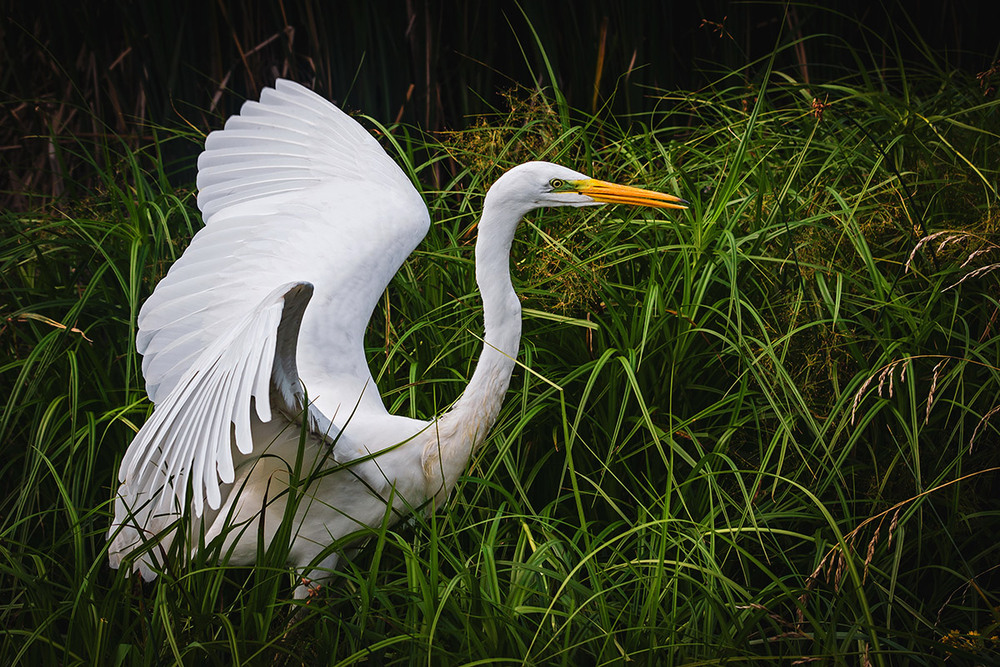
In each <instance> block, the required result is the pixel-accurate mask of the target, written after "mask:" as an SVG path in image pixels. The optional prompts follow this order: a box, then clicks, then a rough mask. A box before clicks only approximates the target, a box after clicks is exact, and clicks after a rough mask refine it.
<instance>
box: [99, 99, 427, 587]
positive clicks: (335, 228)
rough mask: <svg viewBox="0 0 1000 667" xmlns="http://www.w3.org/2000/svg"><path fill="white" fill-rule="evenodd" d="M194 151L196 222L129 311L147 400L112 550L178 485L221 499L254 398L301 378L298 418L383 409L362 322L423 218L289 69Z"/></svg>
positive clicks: (265, 399)
mask: <svg viewBox="0 0 1000 667" xmlns="http://www.w3.org/2000/svg"><path fill="white" fill-rule="evenodd" d="M198 165H199V173H198V186H199V194H198V206H199V208H200V209H201V211H202V216H203V219H204V221H205V225H206V226H205V227H204V228H203V229H201V230H200V231H199V232H198V233H197V234H196V235H195V237H194V239H192V242H191V245H190V246H189V247H188V249H187V250H186V251H185V252H184V254H183V255H182V257H181V258H180V259H179V260H178V261H177V262H176V263H175V264H174V265H173V266H172V267H171V268H170V270H169V272H168V273H167V275H166V276H165V277H164V279H163V280H162V281H161V282H160V283H159V284H158V285H157V287H156V289H155V290H154V292H153V294H152V295H151V296H150V297H149V299H148V300H147V301H146V302H145V303H144V304H143V307H142V309H141V311H140V314H139V332H138V335H137V336H136V347H137V349H138V351H139V352H140V353H141V354H142V355H143V364H142V369H143V375H144V376H145V379H146V389H147V393H148V394H149V397H150V399H151V400H152V401H153V403H154V404H155V409H154V411H153V414H152V415H151V417H150V418H149V420H147V422H146V424H145V425H144V426H143V427H142V428H141V429H140V431H139V433H138V434H137V435H136V437H135V439H134V440H133V442H132V444H131V445H130V447H129V450H128V452H127V453H126V455H125V457H124V459H123V461H122V465H121V468H120V471H119V479H120V481H121V483H122V484H121V488H120V489H119V496H118V499H117V502H116V517H115V521H114V523H113V525H112V531H113V534H114V535H115V536H117V537H113V544H112V552H113V558H112V561H113V563H115V564H117V563H118V562H120V559H121V555H122V554H124V553H127V552H128V551H130V550H132V549H134V548H135V546H136V544H137V543H138V542H139V541H140V540H141V539H142V538H144V537H148V536H149V533H150V531H153V530H154V529H155V528H157V527H162V526H164V525H166V523H169V518H170V517H171V516H172V515H173V514H175V513H177V512H179V511H182V510H183V508H184V507H186V506H187V503H188V499H189V498H190V500H191V504H192V507H193V509H194V511H195V513H196V514H197V515H201V514H202V512H203V510H204V505H205V504H206V503H207V504H208V505H209V506H210V507H212V508H218V507H219V505H220V502H221V500H222V492H223V490H222V489H221V487H220V483H221V484H229V483H232V482H233V480H234V475H235V463H236V459H235V452H234V448H235V450H236V451H238V452H239V453H241V454H244V455H248V454H252V452H253V448H254V443H253V442H252V439H251V429H250V420H251V410H254V411H255V412H256V413H257V416H258V417H259V418H260V420H261V421H264V422H267V421H269V420H270V419H271V418H272V409H275V408H276V409H279V410H281V411H283V412H285V413H286V414H291V413H296V412H298V411H299V410H300V409H301V408H302V403H301V402H302V400H303V395H304V389H305V388H308V390H309V398H310V403H311V405H310V406H309V408H308V411H307V419H308V421H307V423H308V425H309V427H310V428H312V429H314V430H316V431H318V432H319V433H320V434H321V435H322V436H323V437H328V438H330V439H331V440H332V439H333V437H335V436H336V435H337V432H338V431H337V429H338V425H337V418H336V416H337V415H338V414H341V413H342V414H343V415H345V416H346V415H348V414H350V413H351V412H352V411H353V412H357V411H361V412H364V411H373V412H375V413H381V414H385V407H384V405H383V404H382V402H381V399H380V397H379V396H378V392H377V390H376V389H375V385H374V382H373V381H372V377H371V372H370V370H369V369H368V366H367V361H366V359H365V353H364V332H365V329H366V327H367V323H368V320H369V318H370V316H371V312H372V310H373V308H374V307H375V305H376V303H377V301H378V299H379V297H380V295H381V294H382V292H383V291H384V290H385V287H386V285H387V284H388V282H389V280H390V279H391V277H392V276H393V275H394V274H395V273H396V271H397V270H398V268H399V266H400V264H401V263H402V262H403V260H404V259H405V258H406V256H407V255H409V253H410V252H411V251H412V250H413V248H414V247H416V245H417V244H418V243H419V242H420V239H422V238H423V236H424V234H425V233H426V232H427V228H428V225H429V218H428V215H427V209H426V207H425V206H424V204H423V201H422V200H421V198H420V195H419V193H418V192H417V191H416V190H415V189H414V187H413V185H412V184H411V183H410V181H409V179H408V178H407V176H406V175H405V174H404V173H403V172H402V170H401V169H400V168H399V167H398V166H397V165H396V164H395V163H394V162H393V161H392V160H391V159H390V158H389V156H388V155H386V153H385V152H384V151H383V150H382V148H381V147H380V146H379V144H378V142H377V141H376V140H375V139H374V138H373V137H372V136H371V134H369V133H368V132H367V131H366V130H365V129H364V128H362V127H361V126H360V125H359V124H358V123H357V122H355V121H354V120H352V119H351V118H350V117H349V116H347V115H346V114H344V113H343V112H342V111H340V110H339V109H337V107H335V106H334V105H333V104H331V103H330V102H327V101H326V100H324V99H323V98H321V97H319V96H318V95H316V94H315V93H313V92H312V91H310V90H308V89H306V88H304V87H302V86H299V85H298V84H294V83H291V82H288V81H278V82H277V84H276V86H275V88H274V89H266V90H265V91H264V92H263V93H262V95H261V98H260V101H259V102H253V101H250V102H247V103H246V104H244V106H243V108H242V110H241V112H240V115H239V116H235V117H233V118H231V119H229V121H227V123H226V126H225V128H224V129H223V130H220V131H218V132H213V133H212V134H210V135H209V136H208V138H207V140H206V142H205V151H204V152H203V153H202V154H201V156H200V157H199V160H198ZM307 305H308V307H307ZM314 401H315V402H314ZM341 406H346V407H345V409H343V410H341ZM340 425H341V426H342V423H341V424H340ZM189 494H190V495H189ZM137 567H140V569H142V571H143V574H144V576H145V575H146V574H147V570H148V563H145V564H142V565H141V566H139V565H137ZM143 568H145V569H143Z"/></svg>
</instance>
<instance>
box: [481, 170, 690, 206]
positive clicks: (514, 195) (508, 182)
mask: <svg viewBox="0 0 1000 667" xmlns="http://www.w3.org/2000/svg"><path fill="white" fill-rule="evenodd" d="M486 199H487V203H489V202H490V201H491V200H497V203H501V201H500V200H502V203H503V204H504V205H506V206H508V207H510V208H515V209H520V210H521V211H522V212H523V213H526V212H528V211H530V210H532V209H536V208H542V207H545V206H597V205H599V204H633V205H637V206H652V207H655V208H687V206H685V205H684V204H685V203H686V202H684V200H683V199H680V198H679V197H675V196H673V195H668V194H663V193H660V192H652V191H650V190H643V189H641V188H633V187H629V186H627V185H617V184H615V183H608V182H607V181H599V180H597V179H595V178H590V177H589V176H587V175H586V174H581V173H580V172H578V171H573V170H572V169H567V168H566V167H562V166H560V165H558V164H552V163H551V162H526V163H524V164H521V165H518V166H516V167H514V168H513V169H511V170H510V171H508V172H507V173H505V174H504V175H503V176H501V177H500V178H499V179H497V181H496V183H494V184H493V187H492V188H490V191H489V193H487V195H486Z"/></svg>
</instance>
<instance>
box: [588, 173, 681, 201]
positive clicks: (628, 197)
mask: <svg viewBox="0 0 1000 667" xmlns="http://www.w3.org/2000/svg"><path fill="white" fill-rule="evenodd" d="M573 185H574V186H575V189H576V191H577V192H579V193H580V194H582V195H587V196H588V197H590V198H591V199H593V200H594V201H599V202H601V203H604V204H634V205H636V206H652V207H654V208H687V206H685V204H687V202H686V201H684V200H683V199H681V198H680V197H675V196H673V195H668V194H664V193H662V192H653V191H652V190H643V189H642V188H633V187H630V186H628V185H617V184H615V183H608V182H607V181H598V180H597V179H594V178H589V179H587V180H585V181H576V182H574V183H573Z"/></svg>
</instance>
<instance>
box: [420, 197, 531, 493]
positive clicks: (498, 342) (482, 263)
mask: <svg viewBox="0 0 1000 667" xmlns="http://www.w3.org/2000/svg"><path fill="white" fill-rule="evenodd" d="M523 213H524V211H522V210H517V209H511V208H509V207H506V206H503V205H497V203H496V202H495V201H494V200H492V199H491V198H490V197H489V196H487V197H486V202H485V204H484V206H483V216H482V219H481V220H480V223H479V236H478V238H477V240H476V283H477V284H478V286H479V292H480V295H481V296H482V299H483V322H484V325H485V336H484V340H485V343H484V344H483V351H482V353H481V354H480V356H479V362H478V363H477V364H476V370H475V371H474V372H473V374H472V379H471V380H469V384H468V386H467V387H466V388H465V391H464V392H463V393H462V396H461V397H459V399H458V401H456V402H455V405H454V406H452V409H451V410H449V411H448V412H447V413H445V414H444V415H442V416H441V418H440V419H439V421H438V428H437V431H438V433H439V434H440V435H439V446H440V448H441V451H440V462H439V466H440V467H439V470H440V472H436V473H434V476H435V477H436V478H437V480H436V484H435V485H436V486H437V487H438V488H439V489H440V490H441V491H444V493H447V492H448V491H450V490H451V488H452V487H453V486H454V484H455V482H456V481H457V480H458V477H459V475H460V474H461V473H462V471H463V470H464V469H465V467H466V465H467V464H468V461H469V457H470V456H471V455H472V453H473V452H474V451H475V449H476V447H478V446H479V444H480V443H482V441H483V440H484V439H485V438H486V435H487V433H489V430H490V428H491V427H492V426H493V423H494V422H495V421H496V418H497V414H498V413H499V412H500V406H501V405H502V403H503V398H504V395H505V394H506V392H507V387H508V385H509V384H510V376H511V373H513V371H514V365H515V359H516V358H517V351H518V347H519V345H520V342H521V303H520V301H519V300H518V298H517V294H515V292H514V287H513V285H511V282H510V246H511V243H512V242H513V240H514V231H515V229H516V227H517V223H518V221H519V220H520V219H521V216H522V215H523ZM427 472H430V471H429V470H428V471H427ZM439 475H440V477H439ZM441 477H443V479H441ZM429 481H430V480H429ZM438 493H440V491H438Z"/></svg>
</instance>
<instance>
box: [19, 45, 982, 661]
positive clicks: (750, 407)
mask: <svg viewBox="0 0 1000 667" xmlns="http://www.w3.org/2000/svg"><path fill="white" fill-rule="evenodd" d="M754 72H758V73H757V74H754ZM655 94H656V95H658V96H660V97H661V105H660V109H661V110H660V111H657V112H656V113H652V114H649V115H644V116H637V117H634V118H629V119H627V121H628V123H624V122H623V120H625V119H617V120H616V119H615V118H612V117H605V116H601V115H596V116H587V115H584V114H582V113H579V112H575V111H573V110H569V109H566V108H560V107H552V106H550V103H549V102H547V101H546V98H545V97H542V96H540V95H539V94H537V93H530V94H529V93H525V94H523V95H521V94H515V95H513V96H512V98H511V99H512V101H513V103H512V107H511V109H510V110H509V113H508V112H505V113H503V114H499V115H497V116H495V117H490V118H487V119H484V120H483V122H482V123H479V124H473V125H472V126H471V127H470V129H467V130H464V131H461V132H457V133H452V134H447V135H440V136H437V137H428V136H425V135H422V134H421V133H420V132H418V131H416V130H414V129H413V128H409V127H405V126H394V127H389V128H384V129H385V130H386V132H387V135H388V137H389V139H387V140H386V142H385V145H386V146H387V147H388V149H389V150H390V152H393V153H394V154H396V156H397V157H398V158H399V159H401V160H403V161H405V162H406V163H407V165H408V167H409V168H410V169H411V170H412V173H413V174H414V175H415V176H416V178H417V179H418V180H419V182H420V183H421V184H422V186H421V187H422V188H423V192H424V195H425V197H426V199H427V201H428V204H429V206H430V208H431V213H432V218H433V219H434V223H435V224H434V225H433V228H432V230H431V232H430V234H429V235H428V238H427V239H426V240H425V242H424V243H423V244H422V245H421V246H420V248H419V249H418V251H417V253H416V254H415V255H414V257H413V258H411V260H410V261H409V262H408V263H407V264H406V265H405V266H404V268H403V270H402V271H401V272H400V275H399V276H398V278H397V279H396V280H395V281H394V282H393V284H392V285H391V286H390V288H389V290H388V292H387V294H386V297H385V299H384V302H383V305H382V307H380V308H379V309H378V310H377V311H376V314H375V317H374V319H373V322H372V327H371V334H370V338H369V343H370V346H371V349H370V360H371V363H372V367H373V369H375V372H376V375H377V378H378V380H379V385H380V389H381V391H382V393H383V395H384V396H385V400H386V403H387V405H389V406H390V407H391V409H392V410H393V411H394V412H397V413H400V414H408V415H414V416H421V417H429V416H431V415H433V414H435V413H436V412H437V411H439V410H441V409H443V408H444V407H446V406H447V405H448V403H449V402H450V401H452V400H454V399H455V398H456V397H457V395H458V394H459V393H460V391H461V389H462V387H463V386H464V382H465V380H466V378H467V377H468V376H469V375H470V374H471V370H472V367H473V364H474V360H475V356H476V354H477V352H478V348H479V347H480V345H481V343H480V341H479V339H478V338H477V336H478V335H479V334H480V323H479V322H480V320H479V312H480V311H479V302H478V300H477V298H476V296H475V287H474V280H473V273H472V242H473V238H472V236H471V235H470V233H469V231H470V229H471V227H472V225H473V224H474V222H475V219H476V217H475V216H476V211H477V210H478V209H479V206H480V204H481V201H482V196H483V194H484V191H485V188H486V187H487V186H488V184H489V183H490V182H491V181H492V180H493V179H494V178H495V177H496V176H497V175H498V174H499V173H501V171H502V170H503V169H504V168H506V167H509V166H511V165H513V164H515V163H517V162H519V161H522V160H525V159H547V160H553V161H558V162H562V163H564V164H567V165H569V166H572V167H574V168H577V169H580V170H583V171H588V172H590V173H592V174H593V175H594V176H596V177H599V178H606V179H610V180H618V181H622V182H630V183H635V184H638V185H642V186H645V187H651V188H655V189H662V190H664V191H669V192H676V193H679V194H681V195H682V196H683V197H685V198H686V199H688V200H689V201H690V202H691V209H690V210H689V211H688V212H684V213H676V214H675V213H670V214H666V215H663V214H651V213H648V212H636V211H633V210H629V209H626V208H602V209H600V210H584V211H574V212H556V211H547V212H544V213H539V214H535V215H532V216H530V218H529V220H527V221H526V222H525V223H524V225H523V226H522V229H521V230H520V232H519V234H518V238H517V240H516V242H515V247H514V257H513V263H514V267H515V270H514V276H515V282H516V286H517V288H518V290H519V293H520V294H521V295H522V296H523V298H524V307H525V312H526V317H525V325H524V342H523V352H522V355H521V358H520V361H521V362H522V364H523V366H524V367H523V368H520V369H518V371H517V372H516V373H515V378H514V381H513V383H512V387H511V390H510V394H509V396H508V399H507V402H506V405H505V407H504V409H503V411H502V413H501V415H500V419H499V421H498V423H497V425H496V427H495V428H494V431H493V434H492V435H491V436H490V438H489V439H488V441H487V443H486V445H485V446H484V447H483V448H482V450H481V451H480V452H479V453H478V454H477V456H476V457H475V460H474V461H473V462H472V463H471V465H470V467H469V469H468V473H467V475H466V476H465V477H464V478H463V479H462V480H461V481H460V483H459V485H458V488H457V489H456V491H455V492H454V494H453V495H452V497H451V499H450V500H449V502H448V505H447V507H446V508H444V509H443V510H442V511H441V512H439V513H437V514H435V515H433V516H430V517H424V518H414V519H413V520H412V521H409V522H406V523H405V524H401V525H397V526H383V527H381V528H379V529H376V530H373V531H371V533H370V535H367V536H366V537H367V538H368V543H367V546H366V547H365V548H364V549H363V550H362V551H361V552H360V553H359V554H358V555H357V556H356V557H355V558H354V559H352V560H351V561H349V562H347V563H346V564H345V565H344V567H343V569H342V570H341V571H340V572H339V573H338V575H337V583H336V585H334V586H331V587H329V588H327V589H326V590H325V592H324V593H323V594H322V595H321V596H320V597H319V598H318V599H315V600H312V601H311V602H310V604H308V605H307V606H305V607H302V606H299V605H297V604H296V603H294V602H293V601H291V600H290V597H291V586H292V585H293V584H294V582H293V578H292V575H291V572H290V571H289V570H287V569H286V568H284V567H283V566H282V564H281V558H280V554H269V555H268V556H267V557H264V558H263V563H262V564H261V565H260V566H259V567H257V568H254V569H246V568H235V567H228V566H225V565H220V564H218V563H217V562H214V561H212V560H211V559H200V560H199V562H196V563H193V564H191V566H190V567H180V566H174V567H172V568H170V569H169V570H168V571H167V572H166V573H164V575H163V576H161V577H160V578H159V579H158V580H157V581H156V582H155V583H152V584H141V583H139V582H137V581H133V580H130V579H128V578H126V577H124V576H123V575H122V574H121V573H120V572H118V571H113V570H110V569H109V568H108V566H107V558H106V552H105V532H106V530H107V526H108V523H109V521H110V514H111V510H110V506H109V501H110V497H111V487H112V485H113V483H114V478H115V473H116V470H117V464H118V462H119V461H120V458H121V456H122V454H123V453H124V450H125V448H126V446H127V443H128V442H129V440H130V438H131V436H132V434H133V433H134V432H135V430H136V427H137V426H138V425H140V424H141V423H142V422H143V420H144V419H145V418H146V416H147V415H148V413H149V410H150V406H149V403H148V401H146V400H145V397H144V393H143V384H142V380H141V377H140V376H139V373H138V370H137V369H138V366H139V359H138V358H137V356H136V354H135V352H134V345H133V341H134V334H135V330H134V326H135V325H134V322H135V316H136V313H137V311H138V307H139V305H140V304H141V302H142V300H143V299H144V298H145V296H146V295H148V293H149V292H150V290H151V289H152V287H153V285H154V284H155V282H156V280H157V279H158V278H159V277H161V276H162V275H163V274H164V273H165V271H166V268H167V267H168V266H169V264H170V263H171V262H172V261H173V260H174V259H175V258H176V257H177V256H178V255H179V253H180V252H181V251H182V250H183V248H184V246H185V244H186V242H187V240H188V239H189V238H190V236H191V234H192V233H193V231H194V230H195V229H197V227H198V225H199V224H200V222H199V220H198V217H197V214H196V211H195V209H194V200H193V195H192V192H191V188H190V186H188V187H184V188H177V187H175V186H174V185H171V180H170V178H169V177H170V176H171V174H170V173H168V171H169V170H170V169H171V167H164V166H162V165H163V164H164V163H163V160H161V159H160V157H159V156H160V155H161V154H162V150H163V144H164V143H169V142H195V143H197V142H198V141H200V137H198V136H188V135H182V134H180V133H169V134H161V135H160V136H159V140H160V141H159V142H157V143H155V144H152V145H150V146H148V147H147V148H145V149H143V150H140V151H134V150H130V149H128V148H127V147H126V146H125V145H124V144H113V143H112V144H110V145H106V146H101V147H100V149H99V150H95V149H94V148H93V146H92V145H91V144H87V143H84V142H82V141H81V142H79V143H77V144H76V145H75V148H73V149H72V150H71V151H70V152H71V153H73V155H72V157H73V159H74V161H76V162H82V163H84V164H90V165H92V167H93V172H94V173H96V174H98V178H97V180H96V181H92V182H90V183H93V182H96V183H97V185H93V184H87V185H82V186H80V189H82V190H83V191H84V194H83V195H82V196H80V197H77V198H74V199H72V200H55V201H53V202H52V203H51V204H49V205H47V206H45V207H43V208H40V209H39V210H37V211H36V212H34V213H30V214H14V213H5V214H4V215H3V233H2V235H0V240H2V245H0V280H2V287H0V290H2V292H0V293H2V298H0V309H2V310H0V315H2V321H0V326H2V327H3V328H2V332H0V346H2V347H0V349H2V357H0V378H2V380H0V382H2V385H0V388H2V390H3V395H4V397H5V399H6V403H5V406H4V410H3V415H2V418H0V447H2V448H3V451H2V455H0V461H2V462H3V463H2V465H3V468H2V476H0V480H2V482H0V628H2V630H0V661H2V662H3V663H4V664H11V663H13V664H17V663H19V662H20V663H23V664H32V665H34V664H63V665H69V664H103V665H119V664H128V665H132V664H164V663H167V664H170V663H184V664H220V665H230V664H268V665H271V664H302V663H304V664H336V665H349V664H424V665H441V664H522V663H527V664H565V665H604V664H621V663H625V662H631V663H632V664H642V665H645V664H657V665H659V664H687V663H689V662H695V663H699V664H701V663H703V662H709V663H714V662H721V661H731V662H734V663H737V664H742V663H757V662H764V663H769V662H771V663H778V662H781V661H788V660H795V659H805V658H818V659H820V660H821V661H823V663H822V664H873V665H887V664H902V663H907V664H938V663H940V662H942V661H943V660H945V659H948V660H949V662H950V663H953V664H965V663H969V664H973V663H980V664H981V663H987V662H992V661H996V660H998V659H1000V642H998V640H997V639H996V635H997V632H998V628H1000V612H998V608H1000V572H998V568H997V559H998V556H1000V547H998V546H997V540H996V531H997V528H998V526H1000V522H998V520H1000V500H998V496H997V493H996V489H997V488H998V483H1000V475H998V467H1000V456H998V448H997V445H998V440H1000V437H998V436H1000V430H998V424H1000V417H997V418H993V419H986V416H987V415H988V413H989V412H990V411H991V410H992V409H994V408H995V407H996V406H997V405H998V404H1000V401H998V400H997V398H996V396H997V394H998V393H1000V345H998V343H1000V317H998V313H1000V303H998V299H997V294H998V289H997V288H998V286H1000V282H998V278H1000V273H994V272H991V271H988V270H983V271H981V272H979V273H976V274H973V273H972V272H973V270H974V269H976V268H979V267H989V266H991V265H992V264H995V263H997V262H998V261H1000V260H998V259H997V255H998V254H1000V209H998V197H997V192H996V187H997V176H998V169H997V166H996V165H998V164H1000V143H998V134H1000V120H998V118H1000V115H998V114H1000V111H998V103H997V102H996V100H995V98H994V97H989V98H984V97H983V95H982V91H981V89H980V87H979V86H978V84H977V82H976V81H975V80H973V79H971V78H968V77H963V76H962V75H960V74H958V73H955V72H950V71H943V70H941V69H934V68H927V69H913V68H906V69H904V68H903V67H902V66H898V67H897V69H894V70H886V69H882V70H879V71H877V72H876V71H863V72H862V73H861V74H858V75H855V76H851V77H848V78H844V79H841V80H837V81H835V82H831V83H829V84H825V85H819V84H813V85H812V86H806V85H803V84H802V83H800V82H797V81H795V80H793V79H791V78H790V77H789V76H788V75H787V74H785V73H782V72H778V71H771V69H770V67H768V66H767V63H763V64H762V66H760V67H758V68H754V69H747V70H746V71H745V72H741V73H738V76H726V77H722V78H720V79H719V80H718V81H717V83H716V84H715V85H712V86H708V87H705V88H703V89H701V90H699V91H695V92H683V91H682V92H670V93H664V92H656V93H655ZM814 100H815V101H822V102H825V103H826V104H828V105H829V106H826V107H825V108H822V107H819V106H817V105H816V104H815V103H814ZM619 121H622V122H621V124H619ZM623 126H627V129H626V128H625V127H623ZM390 139H391V140H390ZM61 145H66V144H65V142H63V144H61ZM178 152H183V151H178ZM945 230H947V231H949V234H948V235H945V236H940V237H936V238H935V239H933V240H931V241H925V242H924V243H923V244H922V245H921V246H920V247H919V248H918V249H917V250H916V252H915V253H913V251H914V248H915V247H916V246H917V244H918V242H919V241H920V239H921V238H924V237H926V235H927V234H930V233H935V232H939V231H945ZM946 239H948V242H947V243H942V242H943V241H944V240H946ZM980 251H982V252H980ZM911 253H913V256H912V261H910V262H909V263H908V259H911ZM977 253H978V254H977ZM969 258H971V260H970V261H969V262H968V263H967V264H964V263H965V262H966V261H967V260H969ZM956 283H957V285H956ZM336 546H339V545H333V547H334V548H335V547H336Z"/></svg>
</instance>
